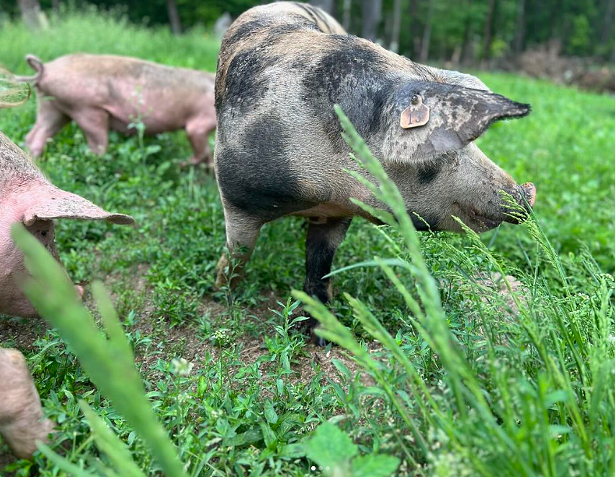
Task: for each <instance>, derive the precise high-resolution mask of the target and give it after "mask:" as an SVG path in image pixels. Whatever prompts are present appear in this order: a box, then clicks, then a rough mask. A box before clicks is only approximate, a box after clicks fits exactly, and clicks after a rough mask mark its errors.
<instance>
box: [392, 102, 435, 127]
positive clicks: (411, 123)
mask: <svg viewBox="0 0 615 477" xmlns="http://www.w3.org/2000/svg"><path fill="white" fill-rule="evenodd" d="M410 103H411V104H410V106H408V107H407V108H406V109H404V110H403V111H402V113H401V117H400V119H399V124H400V126H401V127H402V128H404V129H410V128H418V127H420V126H425V124H427V122H428V121H429V108H428V107H427V106H425V105H424V104H423V98H422V97H421V96H419V95H418V94H415V95H413V96H412V99H411V100H410Z"/></svg>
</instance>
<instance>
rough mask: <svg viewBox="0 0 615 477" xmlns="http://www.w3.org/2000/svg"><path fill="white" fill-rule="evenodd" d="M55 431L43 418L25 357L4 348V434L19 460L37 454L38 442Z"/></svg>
mask: <svg viewBox="0 0 615 477" xmlns="http://www.w3.org/2000/svg"><path fill="white" fill-rule="evenodd" d="M52 430H53V424H52V422H51V421H49V420H48V419H43V409H42V407H41V401H40V398H39V396H38V392H37V391H36V388H35V387H34V382H33V381H32V376H30V371H29V370H28V366H27V364H26V360H25V358H24V356H23V355H22V354H21V353H20V352H19V351H17V350H14V349H2V348H0V434H2V437H3V438H4V439H6V441H7V442H8V444H9V446H10V447H11V449H12V450H13V452H14V453H15V455H16V456H17V457H19V458H23V459H27V458H30V457H32V454H34V452H35V451H36V442H37V441H41V442H46V441H47V438H48V435H49V433H50V432H52Z"/></svg>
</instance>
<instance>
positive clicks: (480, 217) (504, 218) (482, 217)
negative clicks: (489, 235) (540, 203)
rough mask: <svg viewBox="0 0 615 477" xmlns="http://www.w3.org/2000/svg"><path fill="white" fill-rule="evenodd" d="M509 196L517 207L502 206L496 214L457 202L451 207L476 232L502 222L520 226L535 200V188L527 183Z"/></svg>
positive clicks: (491, 227)
mask: <svg viewBox="0 0 615 477" xmlns="http://www.w3.org/2000/svg"><path fill="white" fill-rule="evenodd" d="M511 195H512V197H513V198H514V199H515V200H516V202H517V204H518V206H517V207H515V206H514V205H510V204H508V205H507V204H504V205H503V206H502V208H501V210H500V211H498V213H497V214H492V213H488V212H482V211H479V210H478V209H477V208H476V207H475V206H473V205H465V206H464V205H462V204H461V203H459V202H454V203H453V207H454V209H456V211H459V212H461V213H460V214H459V215H458V216H459V217H460V218H461V219H462V220H463V222H464V223H466V225H468V226H469V227H470V228H472V229H473V230H475V231H476V232H485V231H487V230H490V229H493V228H495V227H497V226H498V225H500V224H501V223H502V222H510V223H511V224H520V223H523V222H524V221H525V220H526V219H527V217H528V215H529V213H530V211H531V209H532V207H534V202H535V200H536V187H535V186H534V184H532V183H531V182H527V183H525V184H523V185H522V186H517V189H516V190H515V193H514V194H511Z"/></svg>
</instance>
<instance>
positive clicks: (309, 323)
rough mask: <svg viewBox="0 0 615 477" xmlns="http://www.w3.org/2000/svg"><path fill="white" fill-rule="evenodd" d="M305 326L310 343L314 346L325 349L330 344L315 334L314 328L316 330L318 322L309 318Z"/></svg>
mask: <svg viewBox="0 0 615 477" xmlns="http://www.w3.org/2000/svg"><path fill="white" fill-rule="evenodd" d="M306 323H307V326H308V331H309V334H310V338H311V340H312V342H313V343H314V344H315V345H316V346H321V347H325V346H327V345H328V344H330V343H331V342H330V341H327V340H326V339H324V338H322V337H321V336H318V335H317V334H316V328H318V326H319V323H318V320H316V319H314V318H312V317H310V319H309V320H307V322H306Z"/></svg>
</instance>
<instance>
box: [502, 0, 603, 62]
mask: <svg viewBox="0 0 615 477" xmlns="http://www.w3.org/2000/svg"><path fill="white" fill-rule="evenodd" d="M611 1H612V0H611ZM525 18H526V12H525V0H519V4H518V5H517V26H516V30H515V43H514V45H513V48H514V51H515V53H517V54H519V53H521V52H522V51H523V44H524V43H525Z"/></svg>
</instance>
